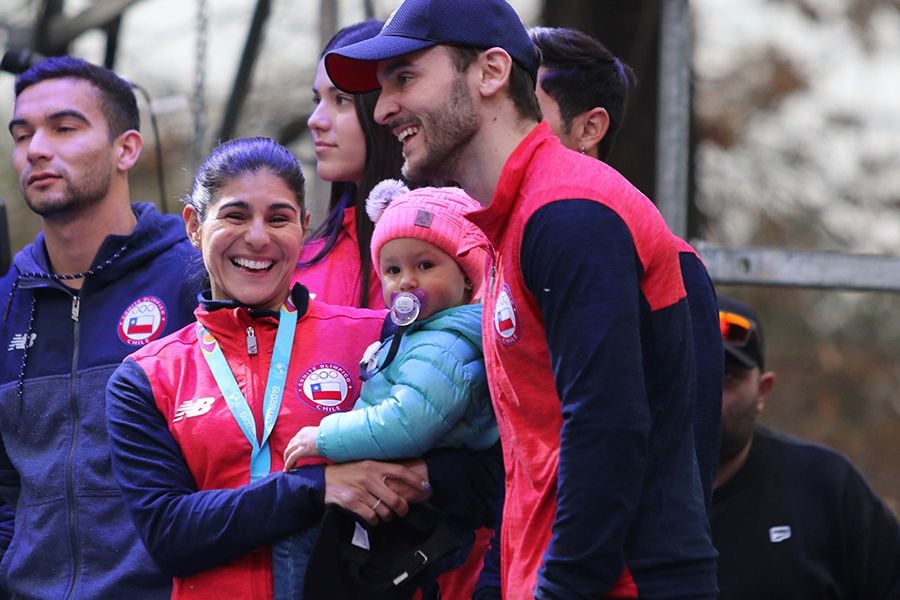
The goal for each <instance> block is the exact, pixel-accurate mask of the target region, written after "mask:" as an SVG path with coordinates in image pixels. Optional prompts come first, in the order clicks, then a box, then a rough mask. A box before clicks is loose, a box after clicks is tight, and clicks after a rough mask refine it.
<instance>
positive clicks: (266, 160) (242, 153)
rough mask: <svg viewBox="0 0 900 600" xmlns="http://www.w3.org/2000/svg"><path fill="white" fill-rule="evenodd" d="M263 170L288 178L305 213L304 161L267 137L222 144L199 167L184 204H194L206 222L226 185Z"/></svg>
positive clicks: (235, 140)
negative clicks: (209, 209)
mask: <svg viewBox="0 0 900 600" xmlns="http://www.w3.org/2000/svg"><path fill="white" fill-rule="evenodd" d="M259 171H269V172H271V173H272V174H273V175H275V176H276V177H278V178H279V179H281V180H282V181H284V183H285V184H286V185H287V186H288V188H290V190H291V191H292V192H294V194H295V195H296V197H297V204H298V205H299V206H300V214H301V215H302V214H303V213H304V208H303V206H304V204H303V200H304V191H303V185H304V183H305V180H304V178H303V170H302V168H301V167H300V163H299V162H298V161H297V158H296V157H295V156H294V155H293V154H291V151H290V150H288V149H287V148H285V147H284V146H282V145H281V144H279V143H278V142H276V141H275V140H272V139H269V138H264V137H248V138H237V139H234V140H229V141H227V142H223V143H221V144H219V146H217V147H216V148H215V149H214V150H213V151H212V152H211V153H210V155H209V156H208V157H206V160H204V161H203V164H202V165H200V168H199V169H198V170H197V175H196V176H195V177H194V185H193V187H192V188H191V193H190V195H189V196H187V197H186V198H184V203H185V204H188V205H190V206H192V207H194V210H195V211H197V219H198V220H199V221H200V222H201V223H202V222H203V221H204V220H205V219H206V211H207V209H208V208H209V207H210V205H211V204H213V203H214V202H215V199H216V196H217V195H218V194H219V192H220V191H221V190H222V188H223V187H225V186H226V185H228V184H229V183H230V182H231V181H233V180H234V179H236V178H238V177H240V176H242V175H246V174H250V173H257V172H259Z"/></svg>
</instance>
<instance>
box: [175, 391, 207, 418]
mask: <svg viewBox="0 0 900 600" xmlns="http://www.w3.org/2000/svg"><path fill="white" fill-rule="evenodd" d="M215 401H216V399H215V398H213V397H212V396H208V397H206V398H197V399H196V400H186V401H185V402H182V403H181V405H179V407H178V409H177V410H176V411H175V416H174V417H172V422H173V423H177V422H178V421H181V420H184V419H189V418H191V417H199V416H200V415H205V414H206V413H208V412H209V410H210V409H211V408H212V405H213V403H214V402H215Z"/></svg>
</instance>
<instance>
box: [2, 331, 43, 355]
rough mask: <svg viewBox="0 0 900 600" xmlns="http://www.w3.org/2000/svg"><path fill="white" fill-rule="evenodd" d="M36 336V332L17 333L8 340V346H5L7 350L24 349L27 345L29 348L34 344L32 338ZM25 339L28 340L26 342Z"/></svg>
mask: <svg viewBox="0 0 900 600" xmlns="http://www.w3.org/2000/svg"><path fill="white" fill-rule="evenodd" d="M36 338H37V334H36V333H31V334H28V335H27V336H26V334H24V333H17V334H16V335H14V336H12V339H11V340H9V346H7V347H6V350H7V351H8V352H12V351H13V350H24V349H25V347H26V346H27V347H28V348H31V347H32V346H34V340H35V339H36ZM26 340H27V341H28V342H27V343H26Z"/></svg>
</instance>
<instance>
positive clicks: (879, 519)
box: [711, 296, 900, 600]
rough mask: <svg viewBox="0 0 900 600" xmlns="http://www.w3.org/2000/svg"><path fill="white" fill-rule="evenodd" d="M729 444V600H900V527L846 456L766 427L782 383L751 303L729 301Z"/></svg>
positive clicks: (725, 418) (724, 454) (721, 524)
mask: <svg viewBox="0 0 900 600" xmlns="http://www.w3.org/2000/svg"><path fill="white" fill-rule="evenodd" d="M719 321H720V325H721V329H722V338H723V341H724V344H725V383H724V386H723V389H722V438H721V450H720V457H719V469H718V472H717V473H716V482H715V485H716V490H715V493H714V495H713V506H712V513H711V520H712V528H713V540H714V542H715V544H716V547H717V548H718V550H719V590H720V592H721V596H720V597H721V598H722V600H751V599H752V600H756V599H758V598H766V599H768V600H781V599H784V600H788V599H790V600H793V599H796V598H804V599H806V598H836V599H851V598H856V599H859V600H862V599H866V600H887V599H888V598H900V529H898V526H897V521H896V519H895V518H894V516H893V515H892V514H891V512H890V511H889V510H888V509H887V507H886V506H885V505H884V504H883V503H882V502H881V500H880V499H879V498H878V496H876V495H875V493H874V492H873V491H872V489H871V488H870V487H869V486H868V484H867V483H866V481H865V480H864V479H863V477H862V475H860V474H859V472H858V471H857V470H856V468H855V467H854V466H853V465H852V464H851V463H850V462H849V461H848V460H847V459H846V458H845V457H843V456H841V455H840V454H838V453H837V452H835V451H833V450H831V449H830V448H826V447H824V446H820V445H817V444H813V443H811V442H808V441H806V440H802V439H799V438H795V437H791V436H788V435H785V434H782V433H778V432H775V431H772V430H769V429H766V428H765V427H762V426H760V425H757V424H756V417H757V415H759V413H760V412H761V411H762V410H763V409H764V408H765V405H766V399H767V397H768V395H769V393H770V392H771V391H772V388H773V387H774V385H775V374H774V373H773V372H771V371H766V370H765V366H764V360H763V358H764V355H763V349H764V344H763V332H762V326H761V325H760V322H759V319H757V317H756V314H755V313H754V312H753V311H752V310H751V309H750V307H748V306H747V305H745V304H743V303H741V302H738V301H737V300H734V299H732V298H727V297H725V296H719Z"/></svg>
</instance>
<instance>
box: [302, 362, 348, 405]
mask: <svg viewBox="0 0 900 600" xmlns="http://www.w3.org/2000/svg"><path fill="white" fill-rule="evenodd" d="M352 391H353V381H352V379H351V378H350V372H349V371H347V369H345V368H344V367H342V366H340V365H338V364H335V363H319V364H317V365H314V366H312V367H310V368H309V369H307V370H306V371H305V372H304V373H303V374H302V375H301V376H300V378H299V379H298V380H297V396H298V397H299V398H300V400H301V401H303V403H305V404H306V405H308V406H311V407H312V408H314V409H316V410H318V411H320V412H324V413H334V412H343V411H345V410H349V409H350V408H352V405H351V403H350V400H351V399H352V398H353V394H352V393H351V392H352Z"/></svg>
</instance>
